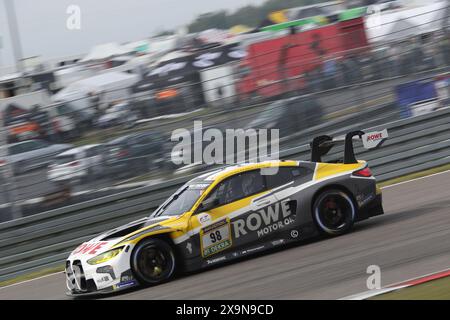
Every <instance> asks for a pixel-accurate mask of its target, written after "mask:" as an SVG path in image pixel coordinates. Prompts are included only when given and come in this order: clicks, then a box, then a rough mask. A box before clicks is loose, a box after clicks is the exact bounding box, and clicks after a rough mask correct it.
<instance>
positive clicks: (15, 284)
mask: <svg viewBox="0 0 450 320" xmlns="http://www.w3.org/2000/svg"><path fill="white" fill-rule="evenodd" d="M60 273H64V271H58V272H55V273H50V274H46V275H45V276H40V277H38V278H33V279H29V280H25V281H21V282H17V283H13V284H10V285H7V286H4V287H0V290H2V289H6V288H10V287H14V286H18V285H21V284H24V283H27V282H31V281H35V280H39V279H44V278H47V277H51V276H54V275H56V274H60Z"/></svg>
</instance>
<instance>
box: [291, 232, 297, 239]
mask: <svg viewBox="0 0 450 320" xmlns="http://www.w3.org/2000/svg"><path fill="white" fill-rule="evenodd" d="M291 237H292V238H297V237H298V230H292V231H291Z"/></svg>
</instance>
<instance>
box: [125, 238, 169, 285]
mask: <svg viewBox="0 0 450 320" xmlns="http://www.w3.org/2000/svg"><path fill="white" fill-rule="evenodd" d="M149 259H151V260H149ZM175 267H176V261H175V253H174V252H173V250H172V247H171V246H170V245H169V244H168V243H167V242H165V241H163V240H160V239H152V238H149V239H145V240H143V241H141V242H140V243H138V244H137V246H136V247H135V248H134V250H133V253H132V254H131V268H132V270H133V274H134V276H135V277H136V279H137V280H138V281H139V282H140V283H141V284H143V285H147V286H148V285H157V284H160V283H164V282H166V281H169V280H170V279H171V278H172V276H173V275H174V273H175Z"/></svg>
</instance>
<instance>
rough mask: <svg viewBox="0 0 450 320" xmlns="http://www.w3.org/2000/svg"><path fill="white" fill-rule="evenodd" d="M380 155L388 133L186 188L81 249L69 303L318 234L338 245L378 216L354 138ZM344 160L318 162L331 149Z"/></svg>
mask: <svg viewBox="0 0 450 320" xmlns="http://www.w3.org/2000/svg"><path fill="white" fill-rule="evenodd" d="M357 137H359V138H362V139H363V142H364V145H365V146H366V147H367V148H373V147H378V146H379V145H380V144H381V142H383V141H384V139H386V137H387V132H386V131H382V132H378V133H370V134H364V133H363V132H361V131H356V132H350V133H348V134H347V135H346V136H345V137H344V138H342V139H340V138H338V139H333V138H331V137H329V136H320V137H316V138H315V139H314V140H313V142H312V143H311V149H312V150H311V151H312V154H311V161H285V160H279V161H267V162H261V163H253V164H242V165H235V166H230V167H225V168H222V169H220V170H216V171H213V172H209V173H206V174H203V175H201V176H199V177H197V178H195V179H193V180H191V181H189V182H187V183H186V184H185V185H183V186H182V187H181V188H179V189H178V190H177V191H176V192H175V193H174V194H173V195H172V196H170V197H169V198H168V199H167V200H166V201H165V202H164V203H162V204H161V205H160V206H159V207H158V208H157V209H156V210H155V211H154V212H153V213H152V214H151V215H150V216H149V217H147V218H143V219H141V220H138V221H135V222H132V223H129V224H127V225H124V226H122V227H119V228H116V229H113V230H111V231H108V232H105V233H104V234H101V235H99V236H97V237H95V238H94V239H92V240H90V241H88V242H86V243H83V244H81V245H80V246H79V247H77V248H76V249H75V250H74V251H73V252H72V253H71V254H70V256H69V257H68V259H67V261H66V283H67V288H68V289H69V292H68V294H71V295H77V294H87V293H97V292H112V291H116V290H120V289H123V288H130V287H133V286H138V285H156V284H159V283H162V282H165V281H168V280H170V279H171V278H172V277H173V275H174V273H175V271H176V270H183V271H191V270H196V269H201V268H205V267H208V266H211V265H214V264H217V263H221V262H224V261H230V260H232V259H236V258H239V257H243V256H246V255H249V254H252V253H255V252H260V251H263V250H266V249H270V248H273V247H276V246H281V245H285V244H288V243H291V242H295V241H301V240H305V239H307V238H310V237H313V236H316V235H318V234H325V235H328V236H339V235H342V234H344V233H346V232H348V231H349V230H350V229H351V228H352V226H353V224H354V223H355V222H357V221H361V220H364V219H367V218H369V217H372V216H376V215H380V214H383V207H382V201H381V190H380V189H379V188H377V186H376V180H375V178H374V177H373V176H372V173H371V171H370V169H369V166H368V163H367V162H365V161H362V160H356V159H355V155H354V150H353V140H354V138H357ZM340 143H343V144H344V153H343V155H344V157H343V159H342V160H337V161H329V162H323V161H322V157H323V156H325V155H326V154H327V153H328V152H329V151H330V149H331V148H332V147H333V146H334V145H338V144H340Z"/></svg>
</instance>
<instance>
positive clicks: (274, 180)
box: [266, 167, 302, 189]
mask: <svg viewBox="0 0 450 320" xmlns="http://www.w3.org/2000/svg"><path fill="white" fill-rule="evenodd" d="M301 170H302V168H299V167H280V168H278V172H277V174H274V175H267V176H266V181H267V188H268V189H273V188H276V187H279V186H282V185H284V184H286V183H289V182H291V181H292V180H294V179H295V178H296V177H297V176H300V175H301Z"/></svg>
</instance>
